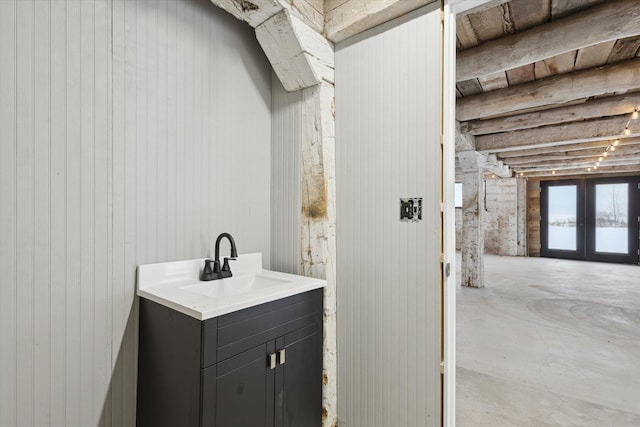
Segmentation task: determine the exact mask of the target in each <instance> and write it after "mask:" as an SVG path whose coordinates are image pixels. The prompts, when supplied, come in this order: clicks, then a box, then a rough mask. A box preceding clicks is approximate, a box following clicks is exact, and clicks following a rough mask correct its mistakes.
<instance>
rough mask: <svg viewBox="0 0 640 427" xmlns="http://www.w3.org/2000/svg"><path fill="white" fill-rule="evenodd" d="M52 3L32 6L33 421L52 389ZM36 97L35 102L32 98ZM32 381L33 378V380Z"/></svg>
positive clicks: (39, 421) (39, 420) (43, 413)
mask: <svg viewBox="0 0 640 427" xmlns="http://www.w3.org/2000/svg"><path fill="white" fill-rule="evenodd" d="M50 19H51V5H50V4H46V5H45V6H44V7H36V8H35V10H34V60H35V62H34V69H35V74H34V98H33V99H34V104H35V105H34V107H35V115H34V129H35V134H34V147H35V152H34V168H35V170H34V171H35V173H34V186H35V193H34V214H35V218H34V233H35V235H34V243H35V248H34V249H35V251H34V260H38V263H37V264H38V265H39V268H36V269H34V295H33V309H34V343H33V344H34V348H35V349H36V351H35V358H34V365H33V376H34V379H37V387H35V388H34V396H33V398H34V402H33V407H35V408H40V409H39V410H37V411H34V414H33V415H34V419H33V423H34V425H40V426H47V425H49V413H50V411H51V409H50V401H49V393H50V392H51V367H50V363H49V360H50V359H51V321H50V320H51V313H50V312H51V306H50V301H51V280H50V271H51V260H50V235H49V230H50V229H51V224H50V222H49V221H50V206H51V200H50V197H49V195H50V193H51V188H50V185H49V183H50V158H51V151H50V148H51V141H50V135H51V122H50V114H49V111H50V110H49V109H50V95H49V92H50V90H51V88H50V80H49V63H50V60H51V58H50V44H51V43H50V27H49V23H50ZM35 100H38V102H35ZM34 384H36V382H35V381H34Z"/></svg>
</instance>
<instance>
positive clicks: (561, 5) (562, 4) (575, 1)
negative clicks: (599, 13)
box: [551, 0, 606, 19]
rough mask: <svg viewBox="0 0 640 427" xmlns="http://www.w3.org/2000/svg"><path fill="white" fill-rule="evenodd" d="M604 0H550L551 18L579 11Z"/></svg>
mask: <svg viewBox="0 0 640 427" xmlns="http://www.w3.org/2000/svg"><path fill="white" fill-rule="evenodd" d="M604 1H606V0H552V2H551V18H552V19H559V18H562V17H564V16H567V15H571V14H572V13H576V12H579V11H581V10H584V9H587V8H589V7H591V6H594V5H597V4H600V3H603V2H604Z"/></svg>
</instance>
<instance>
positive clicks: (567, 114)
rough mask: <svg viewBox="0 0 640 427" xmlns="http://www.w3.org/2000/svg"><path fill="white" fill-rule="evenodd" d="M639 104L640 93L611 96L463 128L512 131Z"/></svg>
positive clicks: (610, 113)
mask: <svg viewBox="0 0 640 427" xmlns="http://www.w3.org/2000/svg"><path fill="white" fill-rule="evenodd" d="M639 106H640V93H637V92H636V93H630V94H626V95H618V96H611V97H607V98H600V99H596V100H592V101H587V102H585V103H583V104H580V105H571V106H569V107H559V108H553V109H549V110H545V111H537V112H534V113H526V114H517V115H515V116H507V117H501V118H496V119H487V120H473V121H470V122H464V123H462V124H461V131H462V132H465V133H470V134H471V135H486V134H489V133H499V132H510V131H514V130H520V129H531V128H536V127H540V126H548V125H553V124H558V123H569V122H576V121H582V120H589V119H595V118H600V117H606V116H617V115H621V114H630V113H632V112H633V110H634V109H636V108H638V107H639Z"/></svg>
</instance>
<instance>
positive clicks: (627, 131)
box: [624, 126, 631, 135]
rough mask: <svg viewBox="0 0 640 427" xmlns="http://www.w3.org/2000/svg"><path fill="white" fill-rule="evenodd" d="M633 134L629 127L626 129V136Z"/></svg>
mask: <svg viewBox="0 0 640 427" xmlns="http://www.w3.org/2000/svg"><path fill="white" fill-rule="evenodd" d="M630 133H631V129H629V126H627V127H626V128H624V134H625V135H629V134H630Z"/></svg>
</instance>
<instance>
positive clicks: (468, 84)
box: [456, 79, 482, 96]
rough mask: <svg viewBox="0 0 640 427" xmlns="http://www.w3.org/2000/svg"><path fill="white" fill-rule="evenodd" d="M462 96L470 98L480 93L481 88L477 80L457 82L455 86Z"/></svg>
mask: <svg viewBox="0 0 640 427" xmlns="http://www.w3.org/2000/svg"><path fill="white" fill-rule="evenodd" d="M456 87H457V88H458V90H459V91H460V93H461V94H462V96H471V95H477V94H479V93H482V86H481V85H480V82H479V81H478V79H471V80H466V81H464V82H458V84H457V85H456Z"/></svg>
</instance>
